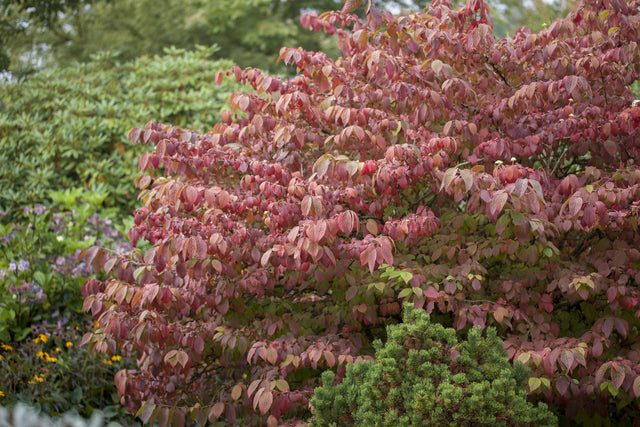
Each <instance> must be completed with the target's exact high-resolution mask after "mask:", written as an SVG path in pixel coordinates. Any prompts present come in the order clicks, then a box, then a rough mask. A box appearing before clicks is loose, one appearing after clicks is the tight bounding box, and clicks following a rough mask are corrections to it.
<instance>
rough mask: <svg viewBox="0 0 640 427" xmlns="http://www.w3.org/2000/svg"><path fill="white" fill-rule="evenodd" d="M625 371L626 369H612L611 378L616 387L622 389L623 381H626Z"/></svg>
mask: <svg viewBox="0 0 640 427" xmlns="http://www.w3.org/2000/svg"><path fill="white" fill-rule="evenodd" d="M624 377H625V372H624V369H622V368H618V369H612V370H611V380H612V381H613V386H614V387H615V388H616V389H620V387H622V383H623V382H624Z"/></svg>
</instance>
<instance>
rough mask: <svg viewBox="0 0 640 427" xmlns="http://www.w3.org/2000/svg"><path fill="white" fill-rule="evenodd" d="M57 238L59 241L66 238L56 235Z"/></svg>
mask: <svg viewBox="0 0 640 427" xmlns="http://www.w3.org/2000/svg"><path fill="white" fill-rule="evenodd" d="M56 240H57V241H58V242H62V241H63V240H64V237H62V236H56Z"/></svg>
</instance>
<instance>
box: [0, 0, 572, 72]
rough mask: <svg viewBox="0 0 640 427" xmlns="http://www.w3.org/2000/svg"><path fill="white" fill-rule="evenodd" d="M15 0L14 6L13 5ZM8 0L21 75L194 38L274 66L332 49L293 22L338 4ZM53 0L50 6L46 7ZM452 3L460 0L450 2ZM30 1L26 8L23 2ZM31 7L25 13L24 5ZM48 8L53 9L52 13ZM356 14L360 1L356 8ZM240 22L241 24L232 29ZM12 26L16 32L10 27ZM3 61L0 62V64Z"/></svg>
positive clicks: (520, 20)
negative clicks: (284, 50)
mask: <svg viewBox="0 0 640 427" xmlns="http://www.w3.org/2000/svg"><path fill="white" fill-rule="evenodd" d="M18 3H19V4H20V5H21V6H18ZM18 3H16V2H13V1H12V2H9V3H8V4H7V5H6V6H5V7H4V9H3V12H4V15H3V16H4V19H5V21H6V22H5V25H0V31H2V32H3V35H4V36H5V37H3V40H5V43H6V45H5V48H4V52H5V59H4V61H5V63H6V64H8V61H9V59H11V60H12V61H13V66H12V67H11V71H12V72H14V73H15V74H16V75H24V74H25V73H28V72H29V70H32V69H34V68H42V67H43V66H46V65H54V64H59V65H67V64H69V63H70V62H71V61H73V60H77V61H81V62H85V61H89V60H90V58H91V55H92V54H94V53H96V52H99V51H103V50H109V51H112V52H119V55H120V56H119V57H120V59H121V60H125V61H126V60H132V59H135V58H137V57H140V56H144V55H153V54H155V52H159V51H161V50H162V48H164V47H170V46H175V47H178V48H185V49H192V48H193V47H194V46H195V45H197V44H199V45H204V46H209V45H212V44H214V43H215V44H218V45H219V46H220V51H219V55H220V57H222V58H228V59H231V60H233V61H234V62H236V63H237V64H239V65H240V66H241V67H243V68H244V67H247V66H253V67H258V68H261V69H264V70H270V69H273V70H274V71H275V70H278V71H280V72H282V71H284V68H281V67H279V68H275V58H276V57H277V54H278V51H279V49H280V47H281V46H301V47H303V48H305V49H307V50H314V51H324V52H326V53H328V54H330V55H332V54H333V52H335V41H331V39H330V38H328V37H322V36H320V35H317V34H316V35H312V34H310V33H309V32H307V31H304V30H303V29H302V28H301V27H300V24H299V17H300V14H301V13H302V12H306V11H311V10H313V11H316V12H317V13H322V12H325V11H328V10H337V9H340V8H341V5H342V2H341V1H340V0H322V1H311V0H286V1H281V0H249V1H235V0H220V1H215V2H212V1H203V0H187V1H178V0H161V1H151V0H141V1H133V0H110V1H100V2H87V1H81V0H76V1H75V2H72V3H68V2H64V3H63V2H56V1H53V2H51V1H41V2H37V1H36V2H27V3H23V2H18ZM49 3H53V4H52V6H51V7H45V6H46V5H48V4H49ZM376 3H377V4H378V6H379V7H380V8H388V9H391V10H394V11H396V12H399V11H401V10H402V9H405V10H413V11H419V10H422V9H423V8H424V7H425V6H426V5H427V4H428V3H429V2H427V1H425V0H421V1H418V2H413V1H405V0H396V1H378V2H376ZM453 3H454V5H455V6H458V5H459V4H461V3H463V2H461V1H460V0H458V1H454V2H453ZM32 4H35V6H34V7H33V8H31V9H29V7H31V6H32ZM489 4H490V5H491V8H492V14H493V16H494V20H495V22H496V28H495V31H496V34H497V35H498V36H499V37H503V36H505V35H507V34H510V35H513V33H514V32H515V29H516V28H518V27H520V26H529V27H530V28H532V30H534V31H538V30H540V29H541V28H542V26H543V25H545V23H546V24H549V23H550V22H551V21H552V20H553V19H555V18H557V17H560V16H564V15H566V13H567V12H568V11H569V10H570V9H571V7H572V6H573V5H574V4H575V0H555V1H554V2H553V3H547V2H545V1H542V0H536V1H534V2H533V3H532V4H528V3H524V2H520V1H516V0H492V1H491V2H489ZM27 10H30V12H27ZM52 11H55V12H56V13H52ZM356 13H359V14H360V15H361V16H362V15H363V13H364V7H361V8H360V9H359V10H357V11H356ZM238 28H242V29H243V30H242V31H238V30H237V29H238ZM17 29H19V31H17ZM5 68H6V67H5Z"/></svg>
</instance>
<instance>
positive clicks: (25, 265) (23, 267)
mask: <svg viewBox="0 0 640 427" xmlns="http://www.w3.org/2000/svg"><path fill="white" fill-rule="evenodd" d="M28 269H29V261H25V260H23V259H21V260H20V262H19V263H18V271H27V270H28Z"/></svg>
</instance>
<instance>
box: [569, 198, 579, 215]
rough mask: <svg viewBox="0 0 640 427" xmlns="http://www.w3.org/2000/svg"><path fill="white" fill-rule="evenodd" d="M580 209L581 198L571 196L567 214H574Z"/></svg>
mask: <svg viewBox="0 0 640 427" xmlns="http://www.w3.org/2000/svg"><path fill="white" fill-rule="evenodd" d="M580 209H582V198H580V197H572V198H570V199H569V216H572V217H574V216H576V215H577V214H578V212H580Z"/></svg>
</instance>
